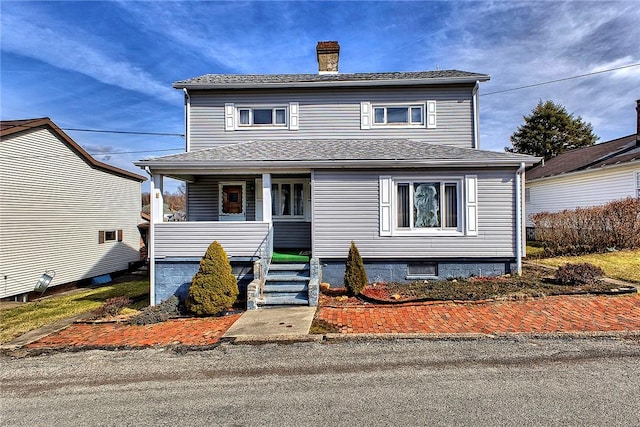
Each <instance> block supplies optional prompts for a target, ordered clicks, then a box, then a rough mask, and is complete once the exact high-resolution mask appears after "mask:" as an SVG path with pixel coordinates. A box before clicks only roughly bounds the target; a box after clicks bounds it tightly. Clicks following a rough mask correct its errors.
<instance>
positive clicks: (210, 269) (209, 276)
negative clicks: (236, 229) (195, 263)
mask: <svg viewBox="0 0 640 427" xmlns="http://www.w3.org/2000/svg"><path fill="white" fill-rule="evenodd" d="M238 293H239V291H238V281H237V280H236V276H234V275H233V272H232V270H231V264H230V263H229V258H227V253H226V252H225V251H224V249H223V248H222V246H221V245H220V243H218V242H217V241H215V242H213V243H211V244H210V245H209V248H208V249H207V252H206V253H205V254H204V257H203V258H202V260H201V261H200V268H199V270H198V272H197V273H196V274H195V276H193V279H192V280H191V286H190V287H189V294H188V295H187V300H186V301H185V306H186V308H187V310H189V311H190V312H192V313H195V314H199V315H212V314H218V313H220V312H221V311H223V310H227V309H229V308H231V306H232V305H233V303H234V302H235V301H236V298H237V297H238Z"/></svg>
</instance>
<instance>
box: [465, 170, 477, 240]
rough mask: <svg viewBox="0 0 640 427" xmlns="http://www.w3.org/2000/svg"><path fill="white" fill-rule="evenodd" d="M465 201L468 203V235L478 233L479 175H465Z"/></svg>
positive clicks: (466, 232)
mask: <svg viewBox="0 0 640 427" xmlns="http://www.w3.org/2000/svg"><path fill="white" fill-rule="evenodd" d="M464 188H465V194H466V197H465V203H466V206H465V207H466V211H467V218H466V230H465V234H466V235H467V236H477V235H478V177H477V176H476V175H465V177H464Z"/></svg>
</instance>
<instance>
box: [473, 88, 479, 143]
mask: <svg viewBox="0 0 640 427" xmlns="http://www.w3.org/2000/svg"><path fill="white" fill-rule="evenodd" d="M479 88H480V82H479V81H476V85H475V86H474V88H473V91H472V95H473V147H472V148H475V149H476V150H478V149H480V117H479V115H480V112H479V111H480V110H479V108H478V98H479V97H478V89H479Z"/></svg>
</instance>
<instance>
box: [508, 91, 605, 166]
mask: <svg viewBox="0 0 640 427" xmlns="http://www.w3.org/2000/svg"><path fill="white" fill-rule="evenodd" d="M597 140H598V137H597V136H596V135H595V134H594V133H593V127H592V126H591V123H585V122H584V121H582V118H581V117H580V116H578V117H577V118H575V117H573V114H569V113H567V110H566V109H565V108H564V107H563V106H562V105H560V104H555V103H553V102H552V101H545V102H542V101H540V102H538V105H537V106H536V107H535V108H534V109H533V110H532V111H531V115H529V116H524V124H523V125H521V126H520V127H518V129H517V130H516V131H515V132H514V133H513V135H511V144H512V145H513V148H511V147H505V150H506V151H508V152H511V153H521V154H531V155H534V156H539V157H544V159H545V160H548V159H550V158H552V157H555V156H557V155H558V154H561V153H563V152H565V151H567V150H570V149H572V148H579V147H587V146H589V145H593V144H595V143H596V141H597Z"/></svg>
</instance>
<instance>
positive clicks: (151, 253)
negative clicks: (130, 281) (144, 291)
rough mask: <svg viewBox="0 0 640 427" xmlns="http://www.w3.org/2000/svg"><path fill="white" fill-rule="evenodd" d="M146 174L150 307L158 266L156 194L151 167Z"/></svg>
mask: <svg viewBox="0 0 640 427" xmlns="http://www.w3.org/2000/svg"><path fill="white" fill-rule="evenodd" d="M144 170H145V172H147V173H148V174H149V178H150V180H149V234H148V235H147V258H148V263H149V264H148V269H149V305H155V300H156V284H155V278H156V268H155V267H156V266H155V254H156V251H155V231H156V227H155V221H154V220H153V214H154V212H153V209H154V208H153V194H154V193H155V188H154V182H153V174H152V173H151V169H149V166H145V167H144Z"/></svg>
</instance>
